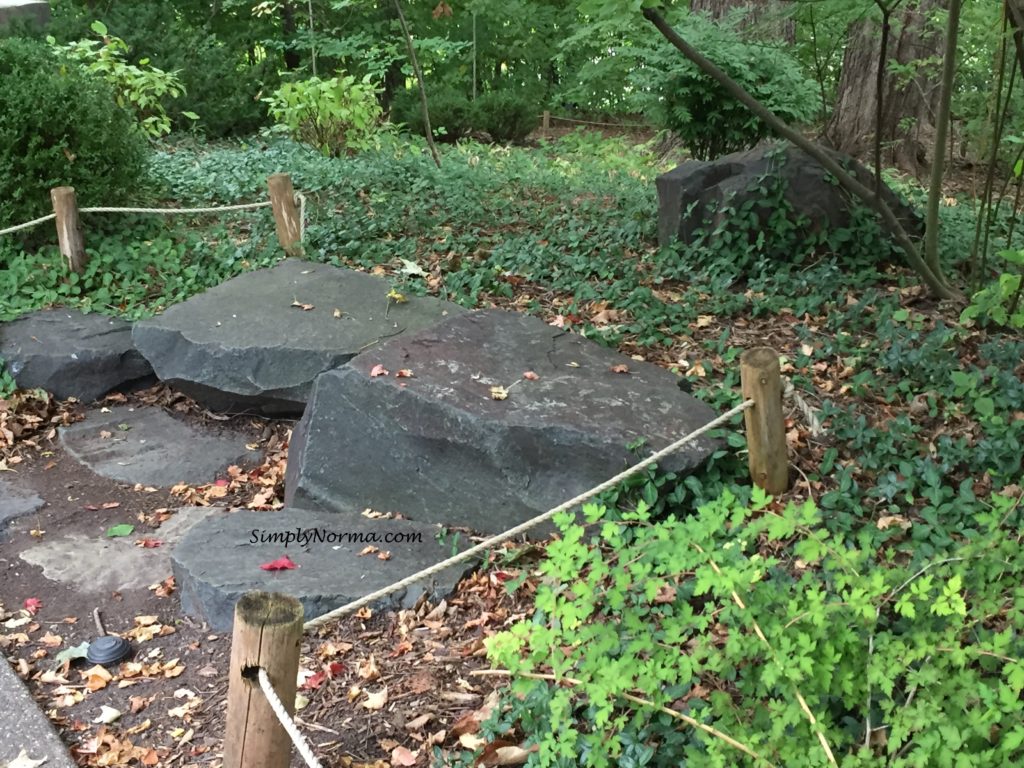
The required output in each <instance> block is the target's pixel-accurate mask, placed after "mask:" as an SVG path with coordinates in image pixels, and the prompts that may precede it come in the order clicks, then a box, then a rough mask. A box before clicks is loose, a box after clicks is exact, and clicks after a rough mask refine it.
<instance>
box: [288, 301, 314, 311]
mask: <svg viewBox="0 0 1024 768" xmlns="http://www.w3.org/2000/svg"><path fill="white" fill-rule="evenodd" d="M292 306H293V307H298V308H299V309H301V310H302V311H303V312H309V310H311V309H313V305H312V304H303V303H302V302H301V301H299V300H298V299H296V300H295V301H293V302H292Z"/></svg>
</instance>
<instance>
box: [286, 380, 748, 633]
mask: <svg viewBox="0 0 1024 768" xmlns="http://www.w3.org/2000/svg"><path fill="white" fill-rule="evenodd" d="M753 404H754V401H753V400H745V401H743V402H742V403H740V404H739V405H737V406H736V407H735V408H730V409H729V410H728V411H726V412H725V413H723V414H722V415H721V416H719V417H718V418H716V419H713V420H712V421H709V422H708V423H707V424H705V425H704V426H703V427H701V428H700V429H697V430H694V431H693V432H691V433H690V434H688V435H686V436H685V437H681V438H679V439H678V440H676V441H675V442H674V443H672V444H671V445H669V446H666V447H665V448H662V449H661V450H660V451H657V452H656V453H652V454H651V455H650V456H648V457H647V458H646V459H644V460H643V461H640V462H637V463H636V464H634V465H633V466H631V467H629V468H627V469H624V470H623V471H622V472H619V474H617V475H615V476H614V477H610V478H608V479H607V480H605V481H604V482H603V483H601V484H600V485H595V486H594V487H593V488H591V489H590V490H589V491H584V492H583V493H581V494H580V495H579V496H576V497H574V498H572V499H569V501H566V502H563V503H561V504H559V505H558V506H557V507H554V508H553V509H549V510H548V511H547V512H544V513H543V514H541V515H537V516H536V517H534V518H531V519H529V520H527V521H526V522H525V523H521V524H519V525H517V526H516V527H515V528H510V529H509V530H507V531H505V532H504V533H499V534H498V535H496V536H491V537H490V538H489V539H485V540H484V541H482V542H480V543H479V544H477V545H476V546H474V547H470V548H469V549H467V550H466V551H465V552H461V553H459V554H457V555H455V556H454V557H449V558H448V559H447V560H442V561H441V562H439V563H435V564H434V565H432V566H430V567H429V568H424V569H423V570H422V571H419V572H418V573H414V574H412V575H411V576H407V577H406V578H404V579H402V580H400V581H396V582H395V583H394V584H392V585H390V586H388V587H384V588H382V589H378V590H377V591H376V592H371V593H370V594H368V595H366V596H365V597H361V598H359V599H358V600H353V601H352V602H351V603H348V604H347V605H343V606H341V607H340V608H335V609H334V610H333V611H330V612H329V613H325V614H324V615H323V616H317V617H316V618H314V619H310V620H309V621H307V622H306V623H305V624H304V625H303V629H305V630H309V629H316V628H317V627H321V626H323V625H324V624H327V623H328V622H331V621H334V620H335V619H339V618H341V617H342V616H345V615H346V614H349V613H352V612H353V611H357V610H359V609H360V608H362V607H363V606H364V605H369V604H370V603H373V602H376V601H377V600H380V599H381V598H384V597H387V596H389V595H392V594H394V593H395V592H399V591H401V590H403V589H405V588H406V587H408V586H410V585H412V584H415V583H416V582H419V581H423V580H425V579H428V578H430V577H431V576H433V575H434V574H435V573H440V572H441V571H443V570H445V569H446V568H450V567H451V566H453V565H458V564H459V563H463V562H466V561H467V560H472V559H473V558H474V557H476V555H478V554H480V553H482V552H485V551H486V550H488V549H490V548H491V547H495V546H497V545H498V544H502V543H504V542H505V541H507V540H509V539H511V538H514V537H516V536H518V535H519V534H521V533H526V531H528V530H530V529H531V528H533V527H535V526H537V525H540V524H541V523H543V522H545V521H547V520H550V519H551V518H552V517H554V516H555V515H557V514H558V513H559V512H565V511H566V510H569V509H572V508H573V507H575V506H577V505H578V504H582V503H583V502H585V501H587V500H589V499H591V498H593V497H594V496H597V495H599V494H602V493H604V492H605V491H607V490H610V489H612V488H614V487H615V486H617V485H618V484H619V483H621V482H622V481H623V480H626V479H627V478H629V477H632V476H633V475H635V474H637V473H638V472H642V471H643V470H645V469H647V467H649V466H650V465H651V464H654V463H655V462H657V461H659V460H661V459H663V458H665V457H666V456H668V455H669V454H670V453H675V452H676V451H678V450H679V449H680V448H682V447H683V446H684V445H686V444H687V443H690V442H693V441H694V440H696V439H697V438H698V437H700V436H701V435H703V434H704V433H705V432H709V431H711V430H712V429H714V428H715V427H717V426H718V425H720V424H724V423H725V422H727V421H728V420H729V419H731V418H732V417H733V416H735V415H736V414H738V413H742V412H743V411H745V410H746V409H747V408H750V407H751V406H752V405H753Z"/></svg>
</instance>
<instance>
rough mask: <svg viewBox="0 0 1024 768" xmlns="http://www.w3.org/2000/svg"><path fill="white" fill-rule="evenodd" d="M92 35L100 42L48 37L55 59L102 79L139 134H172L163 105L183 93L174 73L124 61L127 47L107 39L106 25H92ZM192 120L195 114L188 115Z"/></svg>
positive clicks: (148, 65) (117, 40)
mask: <svg viewBox="0 0 1024 768" xmlns="http://www.w3.org/2000/svg"><path fill="white" fill-rule="evenodd" d="M92 31H93V32H95V33H96V34H97V35H99V36H100V37H101V38H102V40H95V39H93V40H76V41H75V42H73V43H68V44H66V45H57V41H56V40H55V39H54V38H52V37H48V38H47V42H49V43H50V45H52V46H54V49H55V52H56V53H57V54H58V55H65V56H67V58H69V59H71V60H73V61H77V62H78V63H79V64H80V65H81V66H82V67H83V68H84V69H85V70H86V71H87V72H89V73H91V74H94V75H98V76H100V77H102V78H103V79H104V80H106V81H107V83H108V84H109V85H110V86H111V87H112V88H113V89H114V93H115V95H116V97H117V103H118V104H119V105H120V106H122V107H126V108H129V109H131V110H132V111H134V112H135V116H136V118H137V119H138V121H139V124H140V125H141V126H142V130H143V131H145V132H146V134H147V135H149V136H152V137H153V138H158V137H160V136H164V135H166V134H168V133H170V132H171V118H170V116H169V115H168V114H167V110H166V108H165V102H166V101H168V100H170V99H175V98H178V97H179V96H181V95H182V94H183V93H184V92H185V88H184V86H183V85H182V84H181V81H180V80H179V79H178V74H177V73H176V72H164V71H163V70H162V69H158V68H157V67H154V66H152V65H151V64H150V63H149V60H148V59H143V60H142V61H140V62H139V63H138V64H137V65H136V64H130V63H129V62H128V60H127V55H128V44H127V43H126V42H125V41H124V40H122V39H121V38H119V37H114V36H112V35H109V34H108V32H107V27H106V25H105V24H104V23H103V22H101V21H94V22H93V24H92ZM187 117H189V118H191V119H192V120H196V119H198V116H197V115H195V114H188V115H187Z"/></svg>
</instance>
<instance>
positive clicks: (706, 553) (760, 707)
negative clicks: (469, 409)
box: [488, 489, 1024, 768]
mask: <svg viewBox="0 0 1024 768" xmlns="http://www.w3.org/2000/svg"><path fill="white" fill-rule="evenodd" d="M1017 503H1019V499H1018V501H1017V502H1015V501H1014V500H1013V499H1011V498H1008V497H1004V496H999V495H996V496H993V497H992V498H991V499H990V500H989V504H988V505H987V506H988V511H987V512H986V513H983V514H981V515H979V518H978V520H977V526H978V528H977V529H978V530H979V531H980V534H979V535H978V536H976V537H975V538H973V539H971V540H965V541H963V542H962V543H961V545H960V546H959V548H958V550H957V551H956V553H955V554H954V555H943V556H939V557H936V558H934V559H932V560H930V561H927V562H924V563H915V564H912V565H911V564H909V563H906V562H904V561H901V560H896V559H893V560H888V559H886V557H885V556H882V557H880V556H879V554H878V551H877V550H876V549H875V548H874V547H861V546H860V545H859V544H858V542H857V541H856V540H854V539H850V538H846V537H844V536H843V535H841V534H833V533H830V532H829V531H828V530H827V529H826V528H825V527H824V526H823V525H822V521H821V519H820V516H819V512H818V510H817V509H816V507H815V505H814V504H813V503H809V502H808V503H806V504H803V505H801V506H794V505H789V506H786V507H782V506H781V505H779V504H777V503H775V502H773V501H772V500H771V499H770V498H768V497H766V496H765V495H764V494H763V493H760V492H759V491H758V490H756V489H755V490H754V492H753V494H752V500H751V503H750V504H744V503H741V502H740V501H739V500H738V499H737V498H736V497H735V496H734V495H733V493H731V492H729V491H725V492H724V493H723V494H722V495H721V496H720V497H719V498H718V499H717V500H715V501H713V502H711V503H708V504H706V505H704V506H702V507H700V508H699V509H698V511H697V512H696V513H695V514H693V515H692V516H691V517H688V518H686V519H675V518H671V517H670V518H668V519H664V520H661V521H655V520H653V519H652V518H651V516H650V515H649V513H648V511H647V509H646V506H645V505H644V504H640V505H639V507H638V508H637V509H636V511H635V512H630V513H623V514H622V516H621V519H619V520H615V521H607V520H605V519H604V518H605V509H604V508H602V507H597V506H588V507H586V508H585V510H584V517H585V523H584V524H578V523H577V522H576V520H575V519H574V518H573V517H572V516H570V515H563V516H562V518H561V519H560V520H559V521H558V525H559V527H560V530H561V537H560V538H559V539H558V540H557V541H555V542H554V543H553V544H552V545H551V546H550V548H549V549H548V554H547V559H546V560H545V562H544V563H543V565H542V567H541V574H542V581H541V585H540V587H539V590H538V592H537V597H536V606H537V611H536V614H535V615H534V617H533V620H532V621H530V622H524V623H521V624H519V625H516V626H515V627H513V628H512V629H510V630H509V631H507V632H504V633H502V634H499V635H497V636H495V637H493V638H492V639H491V640H490V641H489V643H488V649H489V652H490V655H491V659H492V661H493V662H494V663H495V664H496V665H499V666H501V667H504V668H506V669H508V670H509V671H510V672H511V673H512V675H513V678H514V681H515V682H514V684H513V687H512V692H513V694H514V695H510V696H508V697H507V700H506V702H505V704H506V706H505V708H504V709H503V711H502V712H500V713H499V714H497V715H495V717H494V718H492V721H491V723H490V724H489V727H490V728H491V731H492V733H494V734H497V733H503V732H507V731H508V730H509V729H513V728H517V729H519V730H520V731H521V732H523V733H525V735H526V737H527V739H528V740H529V741H532V742H533V743H535V744H536V745H537V750H536V751H535V752H534V753H533V754H532V755H531V757H530V760H529V764H530V765H538V766H559V767H563V766H564V767H565V768H568V766H576V765H587V766H610V765H617V766H681V765H686V766H768V765H776V766H825V765H840V766H843V767H844V768H847V767H850V766H883V765H885V766H995V765H1013V764H1017V763H1018V762H1019V761H1020V760H1021V758H1022V757H1024V748H1022V745H1024V723H1022V713H1024V706H1022V703H1021V691H1022V689H1024V665H1022V663H1021V660H1020V656H1021V653H1022V651H1024V647H1022V645H1024V644H1022V642H1021V640H1020V632H1021V629H1022V628H1024V617H1022V615H1021V609H1020V605H1021V603H1020V598H1021V597H1022V586H1021V583H1022V581H1021V578H1022V573H1021V571H1022V566H1024V555H1022V554H1021V547H1020V544H1019V536H1020V533H1021V516H1020V510H1019V509H1018V508H1017ZM833 761H834V762H833Z"/></svg>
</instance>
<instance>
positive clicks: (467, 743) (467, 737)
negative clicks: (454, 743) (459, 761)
mask: <svg viewBox="0 0 1024 768" xmlns="http://www.w3.org/2000/svg"><path fill="white" fill-rule="evenodd" d="M486 743H487V739H485V738H483V737H481V736H477V735H476V734H475V733H463V734H462V735H461V736H459V744H461V745H462V746H463V747H464V748H465V749H468V750H469V751H470V752H476V751H477V750H478V749H480V748H481V747H483V746H484V745H485V744H486Z"/></svg>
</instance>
